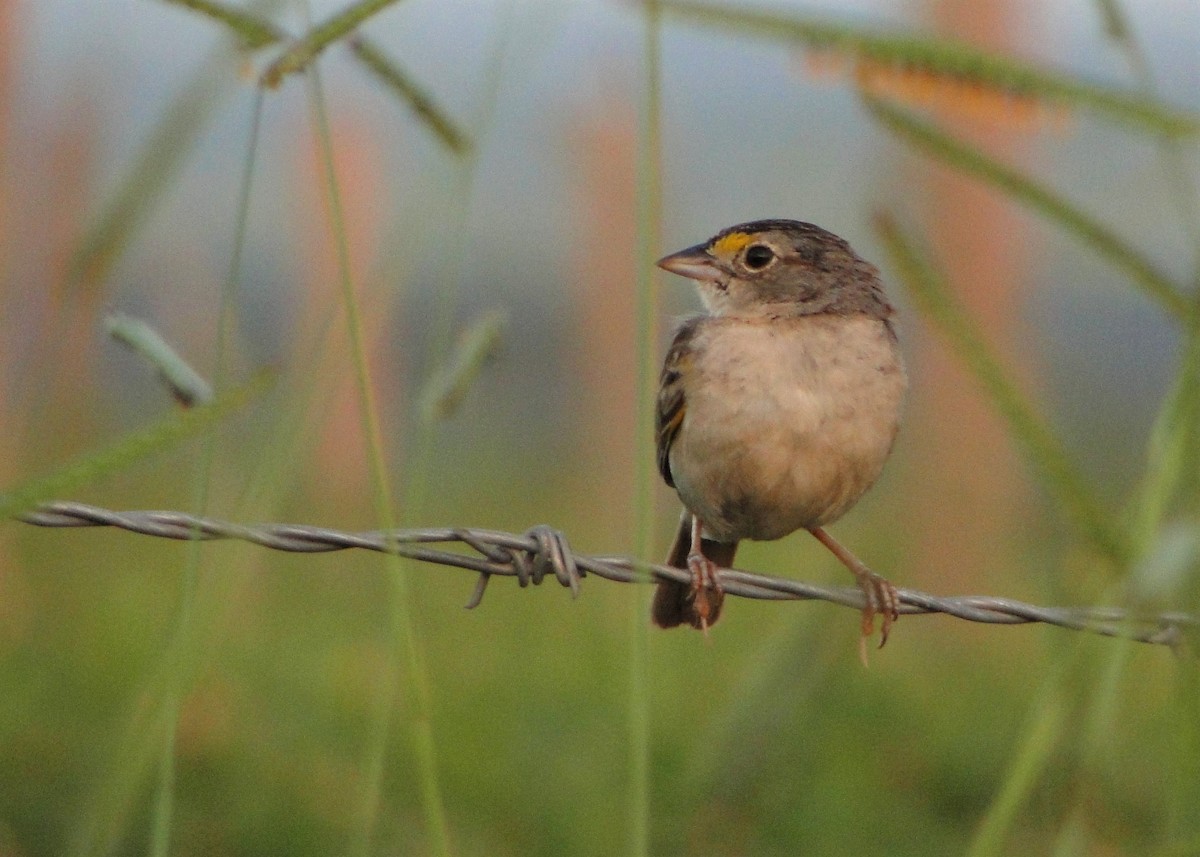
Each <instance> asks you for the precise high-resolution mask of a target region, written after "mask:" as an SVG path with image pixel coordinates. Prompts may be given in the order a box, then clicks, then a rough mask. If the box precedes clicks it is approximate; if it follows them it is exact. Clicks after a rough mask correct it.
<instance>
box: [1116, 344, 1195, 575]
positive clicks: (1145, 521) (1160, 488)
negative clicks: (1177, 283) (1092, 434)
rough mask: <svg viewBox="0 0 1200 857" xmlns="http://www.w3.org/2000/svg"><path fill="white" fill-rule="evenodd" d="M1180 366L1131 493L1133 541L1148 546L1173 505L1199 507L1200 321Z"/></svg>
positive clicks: (1157, 420)
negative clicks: (1143, 469) (1136, 487)
mask: <svg viewBox="0 0 1200 857" xmlns="http://www.w3.org/2000/svg"><path fill="white" fill-rule="evenodd" d="M1189 330H1190V335H1189V339H1188V341H1187V343H1186V344H1185V346H1184V352H1183V356H1182V365H1181V366H1180V368H1179V373H1178V375H1177V376H1176V378H1175V382H1174V386H1173V387H1172V388H1171V390H1170V392H1169V393H1168V394H1167V396H1166V399H1165V400H1164V402H1163V405H1162V408H1161V409H1160V410H1159V413H1158V417H1157V418H1156V419H1155V422H1154V427H1153V429H1152V430H1151V432H1150V441H1149V444H1148V445H1147V453H1146V459H1147V460H1146V472H1145V477H1144V478H1143V480H1142V485H1141V489H1140V490H1139V491H1138V492H1137V493H1136V494H1135V495H1134V497H1133V498H1132V504H1131V507H1130V509H1129V513H1130V516H1131V529H1132V531H1133V532H1132V541H1133V543H1134V544H1135V545H1137V546H1139V552H1141V550H1144V549H1146V548H1148V547H1149V545H1150V544H1151V542H1152V541H1153V540H1154V538H1155V534H1156V533H1157V532H1158V530H1159V528H1160V526H1161V525H1162V522H1163V519H1164V518H1165V517H1166V516H1167V515H1168V514H1169V513H1170V511H1171V508H1172V504H1173V503H1174V502H1175V501H1176V500H1178V501H1179V503H1180V505H1182V506H1183V507H1185V508H1187V509H1188V510H1189V511H1191V512H1197V511H1200V325H1197V324H1192V325H1190V326H1189Z"/></svg>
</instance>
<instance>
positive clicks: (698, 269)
mask: <svg viewBox="0 0 1200 857" xmlns="http://www.w3.org/2000/svg"><path fill="white" fill-rule="evenodd" d="M655 264H656V265H658V267H660V268H662V269H663V270H664V271H670V272H671V273H672V274H678V275H679V276H681V277H687V278H688V279H689V280H719V279H721V277H723V276H724V275H725V272H724V271H722V270H721V269H720V268H719V267H717V260H716V259H714V258H713V257H712V256H710V255H709V254H708V251H707V250H706V249H705V245H703V244H697V245H696V246H695V247H688V248H687V249H686V250H680V251H679V252H678V253H672V254H671V255H670V256H663V257H662V258H661V259H659V260H658V261H657V262H656V263H655Z"/></svg>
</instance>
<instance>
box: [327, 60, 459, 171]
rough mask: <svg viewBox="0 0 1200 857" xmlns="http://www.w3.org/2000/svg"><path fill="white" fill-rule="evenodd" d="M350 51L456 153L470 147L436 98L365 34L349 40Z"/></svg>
mask: <svg viewBox="0 0 1200 857" xmlns="http://www.w3.org/2000/svg"><path fill="white" fill-rule="evenodd" d="M348 43H349V45H350V50H351V51H353V52H354V55H355V56H356V57H358V59H359V60H360V61H361V62H362V64H363V65H364V66H366V68H367V70H368V71H370V72H371V73H372V74H374V75H375V76H376V77H377V78H379V80H380V81H382V82H383V84H384V85H385V86H387V87H388V88H389V89H390V90H392V92H394V93H396V95H397V96H398V97H399V98H400V100H402V101H403V102H404V103H405V104H407V105H408V107H409V109H410V110H412V111H413V112H414V113H416V114H417V118H418V119H420V120H421V121H422V122H424V123H425V125H427V126H428V127H429V130H431V131H432V132H433V133H434V134H436V135H437V137H438V139H439V140H441V141H442V142H443V143H444V144H445V145H446V147H447V148H448V149H450V150H451V151H452V152H454V153H455V154H458V155H461V154H462V153H463V152H465V151H467V150H468V149H469V148H470V147H471V143H470V141H469V140H468V139H467V136H466V134H464V133H463V132H462V131H460V130H459V129H458V126H457V125H455V124H454V122H453V121H451V119H450V118H449V117H448V116H446V114H445V113H443V112H442V110H441V109H440V108H439V107H438V106H437V104H435V103H434V101H433V99H432V98H430V97H429V95H428V94H427V93H426V92H425V91H424V90H423V89H421V88H420V87H418V86H417V85H416V84H415V83H413V82H412V80H411V79H410V78H409V76H408V74H407V73H405V71H404V70H403V69H401V68H400V67H399V66H398V65H397V64H396V62H395V60H393V59H391V58H390V57H388V56H386V55H385V54H384V53H383V52H382V51H381V50H379V48H377V47H376V46H375V45H374V44H373V43H372V42H370V41H368V40H367V39H364V38H363V37H362V36H354V37H352V38H351V39H350V40H349V42H348Z"/></svg>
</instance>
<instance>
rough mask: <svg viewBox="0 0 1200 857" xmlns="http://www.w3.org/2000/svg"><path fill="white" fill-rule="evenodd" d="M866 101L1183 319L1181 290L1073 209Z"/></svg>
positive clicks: (915, 141)
mask: <svg viewBox="0 0 1200 857" xmlns="http://www.w3.org/2000/svg"><path fill="white" fill-rule="evenodd" d="M865 101H866V105H867V108H868V109H869V110H870V112H871V115H873V116H874V117H875V118H876V119H877V120H879V122H880V123H882V124H883V126H884V127H885V128H887V129H888V130H889V131H891V132H892V133H893V134H895V135H896V136H898V137H899V138H900V139H901V140H904V141H905V142H906V143H908V144H910V145H912V146H913V147H915V148H916V149H919V150H920V151H922V152H924V153H925V154H927V155H929V156H931V157H933V158H936V159H937V160H940V161H942V162H944V163H946V164H949V165H950V166H952V167H954V168H955V169H959V170H962V171H963V172H965V173H968V174H970V175H972V176H974V177H975V178H978V179H981V180H983V181H985V182H987V183H988V184H990V185H992V186H993V187H995V188H997V189H999V190H1001V191H1003V192H1004V193H1005V194H1007V195H1008V196H1009V197H1011V198H1012V199H1014V200H1016V201H1017V202H1019V203H1021V204H1023V205H1026V206H1028V207H1030V208H1032V209H1033V210H1034V211H1036V212H1038V213H1039V214H1041V215H1043V216H1044V217H1046V218H1048V219H1050V220H1052V221H1053V222H1055V223H1057V224H1058V225H1059V226H1061V227H1062V228H1063V229H1065V230H1066V231H1067V232H1068V233H1070V234H1071V235H1074V236H1075V237H1076V238H1078V239H1079V240H1080V241H1082V242H1083V243H1084V244H1086V245H1088V246H1089V247H1090V248H1092V249H1093V250H1095V251H1096V253H1097V254H1099V255H1100V256H1102V257H1103V258H1105V259H1107V260H1108V261H1109V262H1110V263H1111V264H1112V265H1114V266H1115V267H1117V268H1119V269H1120V270H1122V271H1124V272H1125V273H1126V274H1127V275H1128V276H1129V277H1130V279H1132V280H1133V282H1134V283H1136V284H1137V285H1138V286H1140V287H1141V288H1142V290H1143V291H1144V292H1145V293H1146V294H1147V295H1148V296H1149V297H1150V298H1152V299H1153V300H1155V301H1157V302H1158V303H1159V304H1161V305H1162V307H1163V308H1164V309H1166V310H1167V311H1168V312H1170V313H1171V314H1172V315H1175V316H1176V317H1179V318H1185V317H1187V315H1188V313H1189V312H1190V310H1191V304H1190V301H1189V300H1188V299H1187V298H1186V297H1184V295H1183V293H1182V292H1181V290H1180V288H1179V287H1178V286H1176V285H1175V284H1174V283H1172V282H1171V280H1170V279H1169V278H1168V277H1166V276H1165V275H1164V274H1162V273H1161V272H1159V271H1158V270H1157V269H1156V268H1155V267H1154V265H1153V264H1151V263H1150V261H1149V260H1148V259H1146V258H1145V257H1144V256H1142V255H1141V254H1140V253H1138V252H1137V251H1136V250H1134V249H1133V248H1132V247H1130V246H1129V245H1128V244H1126V243H1125V242H1124V241H1122V240H1121V239H1120V238H1119V237H1118V236H1117V235H1116V234H1114V233H1113V232H1112V231H1110V230H1109V229H1107V228H1106V227H1104V226H1102V225H1101V224H1099V223H1097V222H1096V221H1095V220H1092V219H1091V218H1090V217H1089V216H1088V215H1086V214H1084V213H1083V212H1082V211H1080V210H1079V209H1078V208H1076V207H1075V206H1073V205H1071V204H1070V203H1068V202H1067V201H1066V200H1064V199H1062V198H1061V197H1059V196H1057V195H1056V194H1054V193H1053V192H1051V191H1050V190H1049V189H1047V188H1045V187H1043V186H1042V185H1040V184H1037V183H1036V182H1034V181H1033V180H1032V179H1029V178H1027V177H1025V176H1023V175H1021V174H1020V173H1018V172H1016V171H1015V170H1012V169H1010V168H1009V167H1007V166H1005V165H1003V164H1001V163H999V162H997V161H994V160H992V159H991V158H989V157H988V156H987V155H985V154H983V153H982V152H980V151H979V150H977V149H974V148H971V147H970V146H968V145H966V144H964V143H961V142H959V141H958V140H955V139H954V138H953V137H951V136H950V135H948V134H946V133H944V132H943V131H941V130H940V129H938V128H937V127H935V126H934V125H932V124H931V123H929V122H926V121H923V120H921V119H918V118H917V117H916V116H913V115H912V114H910V113H908V112H907V111H904V110H900V109H898V108H896V107H894V106H892V105H889V104H887V103H886V102H884V101H882V100H881V99H879V98H875V97H871V96H866V97H865Z"/></svg>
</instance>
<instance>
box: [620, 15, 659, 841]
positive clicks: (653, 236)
mask: <svg viewBox="0 0 1200 857" xmlns="http://www.w3.org/2000/svg"><path fill="white" fill-rule="evenodd" d="M661 19H662V13H661V11H660V9H659V7H658V3H657V0H650V2H648V3H646V6H645V21H644V28H645V29H644V38H645V43H644V45H645V46H644V49H645V55H644V60H643V62H644V67H645V76H646V83H645V95H644V99H643V102H642V115H641V123H640V124H641V129H640V134H639V141H640V145H639V148H638V160H637V263H638V264H637V369H636V372H637V380H636V395H637V421H636V423H635V429H636V431H637V438H636V441H635V443H634V507H633V508H634V549H633V550H634V556H638V557H646V556H648V555H649V553H650V550H651V549H652V547H653V544H654V479H655V473H654V470H653V468H652V467H651V462H652V461H653V460H654V448H653V445H652V443H651V437H652V432H651V429H652V426H653V419H654V411H653V402H654V383H655V378H656V375H657V370H656V357H657V355H656V348H657V345H658V323H657V307H658V295H657V291H656V289H655V276H654V261H655V259H656V258H657V257H658V249H659V245H660V237H659V224H660V223H661V221H662V216H661V214H662V170H661V163H660V152H661V122H660V120H661V114H662V75H661V55H660V52H661V34H662V20H661ZM649 633H650V622H649V619H648V611H647V595H646V593H645V592H644V591H643V590H642V589H641V588H640V587H638V588H634V589H633V590H632V592H631V593H630V596H629V809H628V812H629V853H630V854H631V855H635V857H645V855H648V854H649V853H650V692H649V655H648V644H649Z"/></svg>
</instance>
